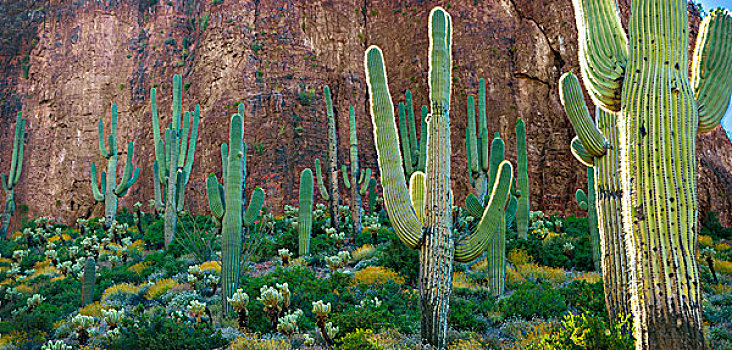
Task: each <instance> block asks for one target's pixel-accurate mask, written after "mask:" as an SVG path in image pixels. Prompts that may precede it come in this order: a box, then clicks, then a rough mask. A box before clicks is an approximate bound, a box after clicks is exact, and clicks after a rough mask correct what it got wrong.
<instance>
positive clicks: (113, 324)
mask: <svg viewBox="0 0 732 350" xmlns="http://www.w3.org/2000/svg"><path fill="white" fill-rule="evenodd" d="M124 314H125V311H124V310H114V309H109V310H102V319H103V320H104V322H105V323H107V326H108V327H109V329H110V330H113V329H115V328H117V326H118V325H119V324H120V322H121V321H122V317H123V316H124Z"/></svg>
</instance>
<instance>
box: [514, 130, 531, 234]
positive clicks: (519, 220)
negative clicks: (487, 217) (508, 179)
mask: <svg viewBox="0 0 732 350" xmlns="http://www.w3.org/2000/svg"><path fill="white" fill-rule="evenodd" d="M528 162H529V160H528V150H527V146H526V124H524V120H523V119H521V118H519V119H518V120H517V121H516V183H517V186H516V187H517V188H518V191H519V193H520V196H519V199H518V207H517V208H516V230H517V231H518V235H519V237H521V238H526V237H527V235H528V232H529V212H530V209H529V206H530V201H529V165H528Z"/></svg>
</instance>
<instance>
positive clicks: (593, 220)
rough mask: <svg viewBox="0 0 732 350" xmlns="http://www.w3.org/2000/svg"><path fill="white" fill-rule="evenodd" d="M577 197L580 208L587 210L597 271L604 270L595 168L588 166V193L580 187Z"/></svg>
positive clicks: (593, 258) (593, 260)
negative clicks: (601, 262)
mask: <svg viewBox="0 0 732 350" xmlns="http://www.w3.org/2000/svg"><path fill="white" fill-rule="evenodd" d="M575 198H576V200H577V204H578V205H579V206H580V209H582V210H584V211H586V212H587V226H588V229H589V231H590V245H592V262H593V263H594V265H595V271H602V266H601V264H600V261H601V259H602V257H601V256H602V255H601V254H600V231H599V229H598V227H597V225H598V223H597V206H596V198H597V195H596V192H595V170H594V169H593V168H592V167H587V193H585V191H583V190H580V189H578V190H577V192H575Z"/></svg>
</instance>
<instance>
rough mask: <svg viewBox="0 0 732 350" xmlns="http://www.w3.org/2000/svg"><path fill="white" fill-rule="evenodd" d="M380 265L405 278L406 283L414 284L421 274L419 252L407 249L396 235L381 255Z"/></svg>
mask: <svg viewBox="0 0 732 350" xmlns="http://www.w3.org/2000/svg"><path fill="white" fill-rule="evenodd" d="M379 264H380V265H381V266H384V267H388V268H390V269H392V270H394V271H396V272H398V273H399V275H401V276H404V278H405V279H406V283H408V284H414V282H415V281H416V280H417V275H418V274H419V251H417V250H416V249H412V248H409V247H407V246H406V245H405V244H404V243H402V241H401V240H399V238H398V237H396V235H394V236H393V237H392V239H391V242H389V243H387V244H386V246H385V247H384V248H383V250H382V251H381V253H380V254H379Z"/></svg>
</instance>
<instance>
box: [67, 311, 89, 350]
mask: <svg viewBox="0 0 732 350" xmlns="http://www.w3.org/2000/svg"><path fill="white" fill-rule="evenodd" d="M93 323H94V317H91V316H84V315H81V314H79V315H76V316H74V317H73V318H72V319H71V324H72V325H73V326H74V330H75V331H76V334H78V336H79V338H78V339H79V344H81V345H86V342H87V341H88V340H89V328H91V326H92V324H93Z"/></svg>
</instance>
